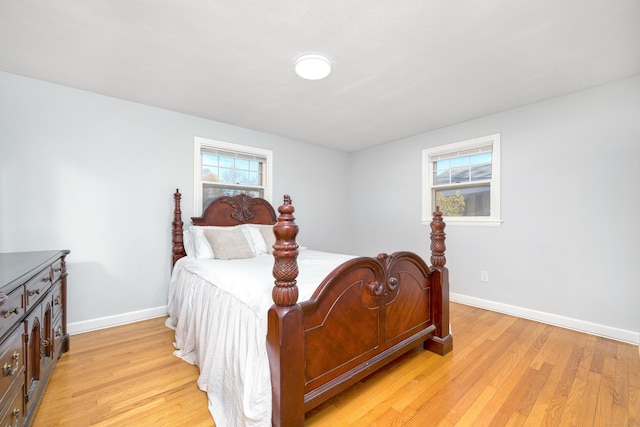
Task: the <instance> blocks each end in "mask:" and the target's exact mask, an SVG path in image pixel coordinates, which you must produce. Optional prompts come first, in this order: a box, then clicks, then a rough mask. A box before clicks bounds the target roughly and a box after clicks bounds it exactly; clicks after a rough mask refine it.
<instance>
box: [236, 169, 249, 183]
mask: <svg viewBox="0 0 640 427" xmlns="http://www.w3.org/2000/svg"><path fill="white" fill-rule="evenodd" d="M236 184H240V185H249V172H248V171H246V170H238V169H236Z"/></svg>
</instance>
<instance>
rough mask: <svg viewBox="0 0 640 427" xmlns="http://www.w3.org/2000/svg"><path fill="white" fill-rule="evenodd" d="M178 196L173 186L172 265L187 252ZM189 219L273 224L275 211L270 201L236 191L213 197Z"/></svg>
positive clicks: (225, 223)
mask: <svg viewBox="0 0 640 427" xmlns="http://www.w3.org/2000/svg"><path fill="white" fill-rule="evenodd" d="M181 198H182V195H181V194H180V191H179V190H178V189H176V192H175V194H174V195H173V199H174V201H175V207H174V210H173V223H172V230H173V231H172V236H173V238H172V243H173V247H172V253H173V263H172V265H173V264H175V263H176V261H177V260H179V259H180V258H182V257H183V256H186V252H185V250H184V242H183V237H182V233H183V225H184V223H183V222H182V211H181V209H180V199H181ZM191 222H192V224H193V225H197V226H207V225H215V226H223V227H230V226H233V225H238V224H275V223H276V212H275V210H274V209H273V206H271V203H269V202H268V201H266V200H265V199H261V198H258V197H251V196H248V195H246V194H238V195H236V196H221V197H218V198H216V199H213V201H211V203H210V204H209V206H207V208H206V209H205V210H204V212H203V213H202V216H198V217H191Z"/></svg>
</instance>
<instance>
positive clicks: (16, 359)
mask: <svg viewBox="0 0 640 427" xmlns="http://www.w3.org/2000/svg"><path fill="white" fill-rule="evenodd" d="M11 358H12V359H13V362H12V363H14V364H15V365H16V366H11V363H5V364H4V376H5V377H6V376H7V375H13V374H15V373H16V372H18V365H19V363H20V353H18V352H17V351H14V352H13V356H12V357H11Z"/></svg>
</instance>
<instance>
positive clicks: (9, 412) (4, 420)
mask: <svg viewBox="0 0 640 427" xmlns="http://www.w3.org/2000/svg"><path fill="white" fill-rule="evenodd" d="M23 384H24V382H21V384H20V386H18V387H14V388H12V389H11V393H10V394H9V395H8V396H7V401H6V402H3V403H6V404H5V405H4V406H3V409H1V410H0V426H3V427H4V426H21V425H22V424H23V421H24V401H23V400H22V393H23V391H22V385H23Z"/></svg>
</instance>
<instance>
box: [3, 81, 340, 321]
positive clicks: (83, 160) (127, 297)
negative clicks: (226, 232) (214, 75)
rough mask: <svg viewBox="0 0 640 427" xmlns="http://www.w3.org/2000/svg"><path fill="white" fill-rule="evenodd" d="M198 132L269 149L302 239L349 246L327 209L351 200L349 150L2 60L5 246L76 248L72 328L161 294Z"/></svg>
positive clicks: (147, 306)
mask: <svg viewBox="0 0 640 427" xmlns="http://www.w3.org/2000/svg"><path fill="white" fill-rule="evenodd" d="M212 102H215V100H212ZM194 136H202V137H206V138H210V139H218V140H223V141H228V142H233V143H236V144H248V145H253V146H256V147H261V148H267V149H271V150H273V151H274V165H275V172H274V198H275V199H276V200H275V201H274V205H276V207H277V206H278V205H279V204H280V203H281V200H282V195H283V194H284V193H288V194H290V195H291V197H292V199H293V203H294V206H295V207H296V214H295V215H296V218H297V220H298V224H299V225H300V230H301V231H300V235H299V237H300V242H301V243H302V244H305V245H308V246H314V247H317V248H321V249H333V250H341V249H345V247H344V246H343V247H339V245H338V246H336V242H339V241H342V239H341V237H342V236H344V235H345V234H347V232H348V224H347V222H346V221H331V223H329V222H328V221H327V218H335V215H334V211H333V210H332V207H333V206H345V205H346V201H347V198H346V196H347V190H346V188H344V185H343V184H344V182H345V180H346V176H347V172H346V171H347V163H346V162H347V159H348V155H347V154H345V153H341V152H338V151H335V150H330V149H325V148H322V147H319V146H315V145H310V144H304V143H300V142H297V141H292V140H290V139H286V138H282V137H278V136H274V135H268V134H264V133H259V132H255V131H251V130H247V129H242V128H238V127H234V126H229V125H225V124H221V123H216V122H212V121H208V120H204V119H200V118H195V117H190V116H187V115H183V114H178V113H174V112H170V111H165V110H160V109H156V108H151V107H147V106H143V105H139V104H135V103H130V102H126V101H122V100H118V99H114V98H109V97H105V96H101V95H96V94H92V93H88V92H84V91H80V90H74V89H70V88H66V87H62V86H58V85H54V84H49V83H45V82H41V81H37V80H32V79H27V78H24V77H19V76H16V75H12V74H7V73H1V72H0V147H1V151H0V153H1V154H0V156H1V157H0V171H1V172H0V174H1V175H0V251H2V252H14V251H31V250H45V249H70V250H71V255H70V256H69V257H68V263H67V266H68V271H69V296H68V305H69V308H68V313H69V322H70V323H71V324H73V325H72V326H74V327H75V328H76V330H82V329H86V328H90V327H92V325H93V326H95V327H100V326H107V325H109V324H115V323H120V322H121V321H123V320H126V319H127V317H126V314H127V313H134V314H133V315H131V316H130V318H131V319H132V320H135V318H136V317H144V316H145V314H149V315H154V314H155V315H158V314H159V311H160V313H161V311H162V307H163V306H165V305H166V299H167V289H168V281H169V272H170V254H171V247H170V245H171V233H170V232H171V221H172V219H173V218H172V210H173V197H172V195H173V193H174V191H175V189H176V188H177V187H179V188H180V190H181V192H182V193H183V205H182V206H183V209H182V211H183V220H184V221H185V223H186V222H187V221H188V220H189V218H190V217H191V216H192V215H193V138H194ZM311 159H312V161H308V160H311ZM328 165H330V167H329V168H328V167H327V166H328ZM328 170H330V171H331V173H328V172H327V171H328ZM343 188H344V189H343ZM276 195H277V197H276ZM329 225H330V227H329ZM139 312H140V313H139ZM123 316H124V317H123ZM96 319H99V320H96ZM70 329H71V330H73V327H70Z"/></svg>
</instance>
